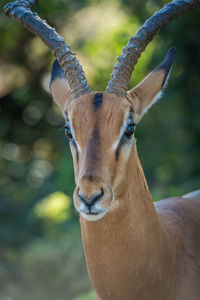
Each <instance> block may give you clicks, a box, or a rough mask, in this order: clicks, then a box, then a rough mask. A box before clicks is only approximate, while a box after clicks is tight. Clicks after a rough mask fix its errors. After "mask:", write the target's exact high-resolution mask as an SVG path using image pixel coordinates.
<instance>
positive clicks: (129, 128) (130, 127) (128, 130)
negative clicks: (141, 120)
mask: <svg viewBox="0 0 200 300" xmlns="http://www.w3.org/2000/svg"><path fill="white" fill-rule="evenodd" d="M135 126H136V124H135V123H134V122H132V123H129V124H128V126H127V127H126V131H125V133H124V135H125V136H127V137H131V136H132V134H133V133H134V129H135Z"/></svg>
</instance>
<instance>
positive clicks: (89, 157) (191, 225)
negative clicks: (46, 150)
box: [56, 70, 200, 300]
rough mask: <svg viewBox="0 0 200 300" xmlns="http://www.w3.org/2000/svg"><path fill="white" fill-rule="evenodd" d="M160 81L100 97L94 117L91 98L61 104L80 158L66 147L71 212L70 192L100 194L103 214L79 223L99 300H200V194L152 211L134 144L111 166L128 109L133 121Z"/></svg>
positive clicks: (157, 76) (152, 78)
mask: <svg viewBox="0 0 200 300" xmlns="http://www.w3.org/2000/svg"><path fill="white" fill-rule="evenodd" d="M164 77H165V73H164V71H162V70H158V71H157V72H153V73H151V74H150V75H149V76H148V77H147V78H146V79H144V81H143V82H142V83H141V84H140V85H138V86H137V87H136V88H134V89H133V90H131V91H130V92H129V93H128V94H127V98H125V99H124V98H120V97H117V96H115V95H111V94H106V93H104V94H103V102H102V104H101V105H100V106H99V107H98V110H96V111H95V108H94V104H93V101H94V93H91V94H88V95H82V96H80V97H79V98H78V99H77V100H75V101H73V102H72V101H71V100H70V99H69V97H68V98H65V101H64V102H65V103H64V102H63V99H62V101H61V105H60V106H63V107H64V108H65V109H66V112H67V116H68V119H69V121H70V123H71V124H72V126H73V129H74V133H73V134H74V135H75V137H74V138H75V142H76V143H77V149H78V152H79V153H78V154H79V160H77V156H76V151H75V149H74V147H73V145H72V146H71V149H72V154H73V160H74V168H75V180H76V185H77V187H76V190H75V192H74V204H75V207H76V208H77V209H78V210H79V209H80V206H81V202H80V199H79V198H78V196H77V191H81V192H82V193H83V194H84V195H86V196H87V197H88V199H89V198H90V197H91V196H92V195H94V194H95V193H97V192H98V191H99V190H100V189H101V188H103V190H104V196H103V197H102V198H101V199H100V201H99V203H100V204H101V207H102V208H103V209H104V208H107V209H108V211H107V213H106V214H105V216H104V217H102V218H101V219H100V220H96V221H95V222H91V221H88V220H86V219H85V218H83V217H82V216H81V217H80V223H81V232H82V241H83V246H84V253H85V257H86V262H87V268H88V272H89V275H90V278H91V281H92V284H93V286H94V288H95V290H96V293H97V299H99V300H100V299H101V300H110V299H112V300H122V299H126V300H129V299H130V300H140V299H141V300H147V299H148V300H198V299H200V255H199V254H200V239H199V236H200V220H199V219H200V191H199V192H196V193H192V194H188V195H185V196H183V197H178V198H170V199H166V200H162V201H160V202H158V203H156V205H155V206H154V204H153V202H152V198H151V195H150V192H149V189H148V186H147V183H146V180H145V177H144V174H143V170H142V167H141V165H140V161H139V158H138V155H137V150H136V142H135V139H134V138H133V140H132V142H131V145H130V144H129V145H125V146H123V147H122V149H121V151H120V154H119V158H118V159H117V160H116V155H115V152H116V147H113V145H114V144H115V143H116V141H117V139H118V136H119V133H120V130H121V128H122V125H123V122H124V119H125V117H126V115H127V114H128V113H129V111H130V108H132V109H133V111H134V120H136V122H138V121H139V120H140V119H141V117H142V115H143V113H144V110H146V108H147V107H148V106H150V105H151V103H152V101H153V97H154V96H155V95H156V94H157V93H158V92H159V91H160V90H161V87H162V84H163V78H164ZM155 82H156V83H155ZM59 99H60V98H58V99H57V98H56V100H57V101H59ZM63 103H64V105H63ZM113 197H114V198H113ZM113 200H114V201H113Z"/></svg>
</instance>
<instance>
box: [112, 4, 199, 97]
mask: <svg viewBox="0 0 200 300" xmlns="http://www.w3.org/2000/svg"><path fill="white" fill-rule="evenodd" d="M199 6H200V0H175V1H172V2H170V3H167V4H166V5H165V6H164V7H163V8H162V9H161V10H159V11H158V12H156V13H155V14H154V15H153V16H152V17H151V18H150V19H148V20H147V21H146V22H145V23H144V25H143V26H142V27H140V29H139V30H138V31H137V33H136V35H135V37H131V38H130V39H129V42H128V44H127V46H126V47H124V48H123V50H122V54H121V55H120V56H119V57H118V58H117V63H116V64H115V65H114V70H113V73H112V74H111V78H110V81H109V82H108V86H107V88H106V92H107V93H110V94H115V95H118V96H122V97H124V96H125V95H126V91H127V89H128V83H129V80H130V77H131V74H132V72H133V69H134V67H135V65H136V63H137V61H138V58H139V57H140V55H141V53H142V52H143V51H144V50H145V48H146V46H147V45H148V44H149V42H150V41H151V40H152V39H153V37H154V36H155V35H156V34H157V32H158V31H159V30H160V29H161V28H162V27H164V26H165V25H167V24H168V23H169V22H170V21H172V20H173V19H175V18H177V17H178V16H179V15H181V14H183V13H185V12H187V11H189V10H191V9H194V8H197V7H199Z"/></svg>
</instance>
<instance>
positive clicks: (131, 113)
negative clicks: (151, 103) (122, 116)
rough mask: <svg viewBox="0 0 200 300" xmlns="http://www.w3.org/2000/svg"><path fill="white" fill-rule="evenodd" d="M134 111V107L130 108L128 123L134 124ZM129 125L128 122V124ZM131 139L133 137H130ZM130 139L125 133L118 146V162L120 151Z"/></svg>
mask: <svg viewBox="0 0 200 300" xmlns="http://www.w3.org/2000/svg"><path fill="white" fill-rule="evenodd" d="M133 113H134V112H133V109H132V107H131V108H130V112H129V116H128V121H129V123H134V119H133ZM127 123H128V122H127ZM130 138H131V137H130ZM130 138H128V137H126V136H125V135H124V133H123V135H122V137H121V139H120V141H119V144H118V146H117V150H116V153H115V158H116V160H118V158H119V154H120V151H121V148H122V147H123V145H124V144H126V143H127V142H128V140H129V139H130Z"/></svg>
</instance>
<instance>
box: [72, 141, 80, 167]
mask: <svg viewBox="0 0 200 300" xmlns="http://www.w3.org/2000/svg"><path fill="white" fill-rule="evenodd" d="M72 145H73V147H74V148H75V150H76V159H77V162H78V161H79V154H78V148H77V145H76V142H75V140H74V139H72Z"/></svg>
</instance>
